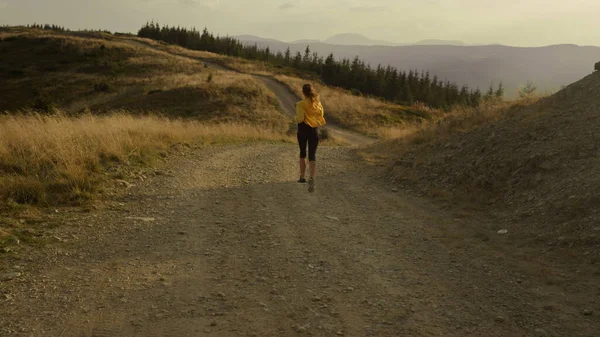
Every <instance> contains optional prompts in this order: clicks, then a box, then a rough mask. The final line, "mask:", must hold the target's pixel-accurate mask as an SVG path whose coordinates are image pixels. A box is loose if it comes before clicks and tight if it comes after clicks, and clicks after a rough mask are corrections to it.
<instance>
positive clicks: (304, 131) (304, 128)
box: [296, 84, 325, 193]
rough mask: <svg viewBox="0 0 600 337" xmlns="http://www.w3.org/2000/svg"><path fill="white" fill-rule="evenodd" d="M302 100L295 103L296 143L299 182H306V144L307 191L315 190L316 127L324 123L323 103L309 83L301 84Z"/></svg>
mask: <svg viewBox="0 0 600 337" xmlns="http://www.w3.org/2000/svg"><path fill="white" fill-rule="evenodd" d="M302 93H303V94H304V100H302V101H300V102H298V103H296V122H298V145H299V146H300V179H299V180H298V182H299V183H306V178H305V175H306V145H308V161H309V165H310V168H309V169H310V177H309V178H308V191H309V192H310V193H312V192H314V191H315V173H316V170H317V147H318V146H319V130H318V127H319V126H322V125H325V118H324V117H323V114H324V112H323V105H321V101H320V100H319V95H318V94H317V93H316V92H315V89H314V88H313V86H312V85H310V84H305V85H304V86H302Z"/></svg>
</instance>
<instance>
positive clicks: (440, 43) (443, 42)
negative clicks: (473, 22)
mask: <svg viewBox="0 0 600 337" xmlns="http://www.w3.org/2000/svg"><path fill="white" fill-rule="evenodd" d="M414 45H416V46H464V45H465V43H464V42H462V41H452V40H435V39H430V40H421V41H418V42H416V43H414Z"/></svg>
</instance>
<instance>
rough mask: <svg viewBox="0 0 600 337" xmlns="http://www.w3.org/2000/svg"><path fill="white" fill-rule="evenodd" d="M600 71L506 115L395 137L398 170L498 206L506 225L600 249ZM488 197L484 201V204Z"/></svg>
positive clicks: (426, 184) (549, 240) (431, 188)
mask: <svg viewBox="0 0 600 337" xmlns="http://www.w3.org/2000/svg"><path fill="white" fill-rule="evenodd" d="M599 130H600V72H596V73H594V74H591V75H589V76H587V77H585V78H584V79H582V80H581V81H579V82H576V83H574V84H572V85H570V86H568V87H567V88H565V89H564V90H562V91H560V92H558V93H557V94H555V95H553V96H550V97H547V98H544V99H541V100H539V101H537V102H536V103H534V104H532V105H529V106H525V107H523V106H520V107H512V108H511V109H510V110H509V111H508V112H506V114H505V116H504V117H503V118H500V119H498V120H496V121H494V122H490V123H485V124H483V125H482V126H479V127H476V128H473V129H471V130H469V131H466V132H456V133H452V134H450V135H447V136H445V137H439V138H437V139H434V140H432V141H427V142H421V143H420V144H411V145H410V146H407V145H406V144H405V143H401V142H400V141H398V142H397V143H396V144H395V146H394V147H395V148H396V151H397V153H396V155H395V156H394V158H395V160H396V161H395V162H394V163H393V164H391V166H392V174H393V177H394V178H395V179H396V180H397V181H400V182H402V184H403V185H404V186H415V185H416V186H418V187H419V190H420V191H422V192H423V193H424V192H425V191H428V192H431V193H433V194H436V195H445V196H446V197H448V199H449V200H456V199H457V198H463V199H469V201H471V202H475V204H478V205H480V206H481V205H484V207H485V208H484V209H485V210H486V213H489V214H491V213H493V212H494V211H501V212H499V213H498V214H502V215H503V218H504V219H505V220H506V226H507V228H508V230H509V231H512V232H516V233H519V235H520V236H522V237H527V238H528V239H529V240H531V242H534V241H535V242H543V243H545V244H547V245H548V246H553V245H560V246H566V247H574V246H577V247H580V248H582V249H584V250H585V252H584V254H591V253H594V254H598V253H599V252H600V227H599V226H600V222H598V220H599V219H600V204H599V201H600V194H599V193H598V191H600V132H599ZM482 201H483V203H481V202H482Z"/></svg>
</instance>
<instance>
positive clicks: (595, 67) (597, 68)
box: [594, 62, 600, 71]
mask: <svg viewBox="0 0 600 337" xmlns="http://www.w3.org/2000/svg"><path fill="white" fill-rule="evenodd" d="M594 71H600V62H597V63H596V64H595V65H594Z"/></svg>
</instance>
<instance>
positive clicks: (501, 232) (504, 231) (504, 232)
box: [498, 229, 508, 235]
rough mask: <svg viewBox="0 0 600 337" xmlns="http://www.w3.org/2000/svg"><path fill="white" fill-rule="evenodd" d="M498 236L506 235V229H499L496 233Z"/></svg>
mask: <svg viewBox="0 0 600 337" xmlns="http://www.w3.org/2000/svg"><path fill="white" fill-rule="evenodd" d="M498 234H502V235H504V234H508V229H501V230H499V231H498Z"/></svg>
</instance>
